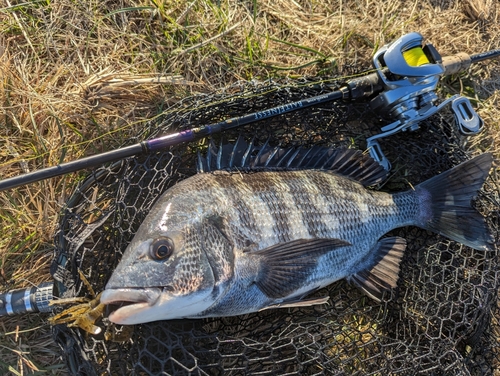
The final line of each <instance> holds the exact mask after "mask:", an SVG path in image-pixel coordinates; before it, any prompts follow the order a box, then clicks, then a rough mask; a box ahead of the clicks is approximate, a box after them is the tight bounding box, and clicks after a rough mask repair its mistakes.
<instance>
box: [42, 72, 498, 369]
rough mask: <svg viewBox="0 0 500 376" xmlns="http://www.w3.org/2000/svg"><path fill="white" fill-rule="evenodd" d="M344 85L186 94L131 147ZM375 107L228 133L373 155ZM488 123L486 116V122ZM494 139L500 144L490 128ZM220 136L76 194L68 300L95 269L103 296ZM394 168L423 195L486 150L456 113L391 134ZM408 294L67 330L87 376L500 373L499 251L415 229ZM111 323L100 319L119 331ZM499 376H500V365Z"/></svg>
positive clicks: (58, 333) (310, 112)
mask: <svg viewBox="0 0 500 376" xmlns="http://www.w3.org/2000/svg"><path fill="white" fill-rule="evenodd" d="M339 86H340V83H339V82H336V81H335V80H330V81H324V80H323V81H319V80H303V81H287V82H260V83H255V82H251V83H247V82H245V83H241V84H236V85H232V86H231V87H229V88H227V89H226V90H224V91H222V92H220V93H217V94H211V95H202V96H195V97H191V98H187V99H184V100H182V101H180V102H178V103H177V104H175V105H173V106H171V107H169V108H168V109H167V110H166V111H165V112H164V113H162V114H161V116H159V117H157V118H156V119H155V120H154V121H151V122H150V123H149V124H148V126H147V127H146V128H145V129H144V131H143V132H142V133H141V134H138V135H137V137H136V138H134V139H131V140H130V144H132V143H136V142H139V141H142V140H144V139H147V138H154V137H157V136H159V135H163V134H169V133H172V132H176V131H179V130H183V129H189V128H193V127H196V126H199V125H203V124H210V123H215V122H217V121H221V120H224V119H227V118H229V117H235V116H238V115H243V114H248V113H251V112H255V111H260V110H263V109H266V108H269V107H273V106H278V105H284V104H286V103H288V102H292V101H296V100H300V99H301V98H305V97H310V96H315V95H321V94H324V93H327V92H330V91H331V90H332V89H334V88H336V87H339ZM385 124H386V122H383V121H382V120H380V119H379V117H378V116H377V114H375V113H373V112H372V111H371V110H370V109H369V106H368V104H367V102H362V103H349V104H346V103H341V102H335V103H328V104H323V105H321V106H319V107H313V108H308V109H303V110H300V111H296V112H293V113H289V114H285V115H282V116H279V117H276V118H272V119H267V120H264V121H260V122H256V123H254V124H251V125H248V126H246V127H244V128H242V129H237V130H233V131H231V132H228V133H225V134H223V135H216V136H214V138H215V141H216V142H218V141H219V140H220V137H223V139H224V141H227V142H231V141H234V140H236V138H237V137H238V136H239V135H243V136H244V137H245V138H246V139H248V140H250V139H255V140H256V143H259V142H262V143H263V142H264V141H265V140H267V139H269V140H270V143H271V144H275V145H277V144H281V145H283V146H287V145H304V146H311V145H334V146H348V147H352V148H358V149H362V150H364V149H365V148H366V138H367V137H369V136H371V135H374V134H377V133H379V132H380V127H381V126H382V125H385ZM487 127H488V124H486V128H487ZM480 137H482V138H483V141H482V142H483V144H484V145H488V143H489V142H490V140H489V139H488V136H484V135H483V136H480ZM206 145H207V141H206V140H205V141H202V142H197V143H191V144H185V145H178V146H176V147H172V148H171V149H169V150H165V151H164V152H162V153H157V154H154V155H149V156H139V157H136V158H129V159H126V160H123V161H120V162H117V163H115V164H112V165H107V166H104V167H101V168H97V169H95V170H93V171H91V172H90V173H89V174H88V176H87V178H86V179H85V180H84V181H83V183H82V184H81V185H80V187H79V188H78V189H77V190H76V191H75V192H74V194H73V195H72V197H71V199H70V200H69V201H68V202H67V208H66V209H65V212H64V214H63V215H62V216H61V220H60V229H59V231H58V233H57V235H56V237H55V243H56V257H55V259H54V263H53V265H52V269H51V270H52V274H53V277H54V279H55V281H56V285H57V288H58V291H59V295H60V296H61V297H74V296H88V295H89V292H88V291H87V288H86V287H85V284H83V283H82V281H81V280H80V276H79V274H78V270H80V271H82V272H83V274H84V275H85V276H86V278H87V279H88V281H89V282H90V284H91V285H92V287H93V288H94V289H95V290H96V291H102V290H103V289H104V286H105V284H106V281H107V280H108V278H109V277H110V275H111V273H112V271H113V270H114V268H115V267H116V265H117V263H118V262H119V260H120V257H121V255H122V252H123V251H124V250H125V248H126V246H127V244H128V242H129V241H130V240H131V239H132V237H133V235H134V233H135V231H136V230H137V229H138V227H139V225H140V224H141V222H142V221H143V220H144V218H145V216H146V215H147V213H148V211H149V209H150V208H151V206H152V205H153V203H154V202H155V199H157V198H158V197H159V196H160V194H161V193H162V192H164V191H165V190H166V189H168V188H169V187H171V186H172V185H174V184H175V183H177V182H179V181H180V180H182V179H185V178H186V177H188V176H191V175H193V174H194V173H195V172H196V171H195V162H196V153H197V151H198V150H201V151H203V150H204V149H205V148H206ZM381 145H382V148H383V150H384V152H385V154H386V155H387V157H388V159H389V160H390V161H391V164H392V167H393V168H392V174H391V176H390V178H389V180H388V181H387V183H386V184H385V185H384V186H383V187H382V188H381V189H382V190H385V191H398V190H404V189H409V188H410V187H411V186H415V185H416V184H418V183H419V182H422V181H424V180H426V179H428V178H430V177H432V176H434V175H436V174H437V173H439V172H442V171H444V170H446V169H449V168H451V167H453V166H454V165H456V164H458V163H460V162H462V161H464V160H466V159H468V158H470V157H471V156H472V155H475V154H479V153H480V152H481V151H480V150H479V146H478V145H480V144H477V143H476V144H475V146H474V147H471V146H469V145H470V139H469V138H464V137H462V136H461V135H460V134H459V132H458V130H457V127H456V125H455V123H454V120H453V117H452V115H451V114H450V113H449V112H448V110H444V111H442V113H440V114H438V115H435V116H433V117H431V118H430V119H429V120H427V121H425V122H424V123H422V124H421V129H420V130H419V131H417V132H406V133H400V134H397V135H394V136H391V137H389V138H386V139H383V140H382V141H381ZM499 203H500V177H499V176H498V173H497V174H492V176H490V178H489V179H488V181H487V183H486V184H485V186H484V189H483V191H482V192H481V193H480V195H479V197H478V199H477V201H476V202H475V205H476V207H477V209H478V210H479V211H480V212H481V213H482V214H483V215H484V216H485V217H486V218H487V221H488V224H489V226H490V228H491V229H492V231H493V234H494V236H495V239H496V240H497V243H498V239H499V210H500V209H499V207H500V206H499ZM392 235H398V236H402V237H404V238H406V239H407V242H408V248H407V251H406V253H405V256H404V259H403V261H402V266H401V273H400V276H401V278H400V281H399V287H398V289H397V290H396V291H395V292H394V293H393V294H392V296H388V297H387V299H386V300H384V301H383V302H382V303H376V302H374V301H372V300H371V299H369V298H367V297H365V296H363V295H362V294H361V293H360V292H358V290H357V289H356V288H355V287H354V286H350V285H349V284H348V283H346V282H345V281H340V282H337V283H334V284H332V285H331V286H330V287H328V288H327V289H325V290H322V291H319V292H318V296H324V295H325V292H326V293H327V294H329V296H330V303H329V304H328V305H323V306H315V307H310V308H300V309H298V308H295V309H276V310H267V311H263V312H259V313H255V314H249V315H245V316H238V317H229V318H216V319H200V320H174V321H164V322H155V323H150V324H143V325H137V326H135V327H134V329H133V332H132V333H131V335H130V337H129V339H127V340H126V341H124V342H121V343H116V342H110V341H105V340H104V337H103V335H102V334H100V335H97V336H92V335H89V334H86V333H84V332H83V331H81V330H80V329H77V328H69V327H67V326H66V325H57V326H55V327H54V338H55V340H56V341H57V343H58V344H59V345H60V347H61V349H62V351H63V353H64V358H65V359H66V363H67V366H68V369H69V371H70V373H72V374H75V375H117V374H118V375H120V374H123V375H129V374H136V375H159V374H161V375H243V374H247V375H277V374H280V375H346V374H354V375H370V374H372V375H389V374H391V375H413V374H435V375H441V374H448V375H491V374H493V373H494V372H495V371H494V370H496V369H498V368H499V362H500V350H499V349H500V346H499V345H500V332H499V329H498V328H499V326H498V318H499V317H500V312H499V310H498V299H497V290H498V285H499V284H500V278H499V275H498V274H499V272H498V270H499V257H498V256H499V255H498V250H497V251H496V252H487V253H485V252H481V251H475V250H472V249H470V248H467V247H465V246H462V245H460V244H457V243H455V242H452V241H449V240H447V239H445V238H443V237H441V236H438V235H435V234H433V233H430V232H427V231H424V230H421V229H417V228H414V227H407V228H403V229H399V230H397V231H394V232H393V233H392ZM106 324H107V321H106V319H104V320H103V321H102V322H99V323H98V325H100V326H101V327H103V328H105V326H106ZM497 372H498V371H497Z"/></svg>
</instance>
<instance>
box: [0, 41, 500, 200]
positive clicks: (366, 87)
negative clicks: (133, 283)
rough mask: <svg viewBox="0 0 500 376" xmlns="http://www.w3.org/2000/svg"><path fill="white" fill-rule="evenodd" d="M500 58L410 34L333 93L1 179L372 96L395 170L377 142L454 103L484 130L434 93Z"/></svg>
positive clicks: (35, 175)
mask: <svg viewBox="0 0 500 376" xmlns="http://www.w3.org/2000/svg"><path fill="white" fill-rule="evenodd" d="M498 56H500V49H497V50H492V51H489V52H483V53H479V54H475V55H470V56H469V55H467V54H465V53H459V54H457V55H454V56H449V57H444V58H441V56H440V54H439V53H438V52H437V50H436V49H435V48H434V46H433V45H432V44H430V43H423V36H422V35H421V34H419V33H415V32H414V33H409V34H406V35H404V36H402V37H401V38H399V39H397V40H396V41H395V42H393V43H391V44H388V45H385V46H383V47H382V48H381V49H380V50H378V51H377V53H376V54H375V55H374V57H373V65H374V67H375V68H376V71H375V72H374V73H371V74H368V75H365V76H361V77H357V78H354V79H352V80H351V81H349V82H347V83H346V84H345V86H343V87H341V88H340V89H338V90H335V91H333V92H331V93H327V94H323V95H319V96H315V97H311V98H305V99H301V100H299V101H296V102H291V103H286V104H283V105H280V106H277V107H273V108H269V109H265V110H262V111H257V112H253V113H251V114H247V115H243V116H239V117H234V118H231V119H228V120H224V121H221V122H218V123H214V124H208V125H203V126H200V127H197V128H193V129H189V130H184V131H181V132H178V133H174V134H170V135H166V136H161V137H158V138H154V139H151V140H146V141H142V142H139V143H137V144H134V145H131V146H126V147H123V148H119V149H116V150H112V151H108V152H105V153H101V154H97V155H93V156H89V157H85V158H81V159H78V160H75V161H70V162H66V163H62V164H59V165H56V166H52V167H47V168H44V169H40V170H37V171H33V172H30V173H26V174H23V175H19V176H14V177H11V178H7V179H4V180H0V191H3V190H7V189H11V188H15V187H19V186H22V185H26V184H29V183H33V182H36V181H40V180H43V179H48V178H52V177H55V176H60V175H64V174H67V173H70V172H75V171H79V170H82V169H86V168H91V167H96V166H99V165H102V164H105V163H108V162H115V161H118V160H121V159H124V158H128V157H132V156H135V155H140V154H149V153H153V152H157V151H160V150H163V149H165V148H168V147H170V146H173V145H177V144H180V143H184V142H190V141H194V140H197V139H200V138H203V137H206V136H208V135H211V134H214V133H220V132H224V131H226V130H229V129H232V128H236V127H240V126H243V125H247V124H250V123H254V122H256V121H259V120H264V119H268V118H272V117H275V116H278V115H282V114H286V113H288V112H292V111H297V110H300V109H304V108H307V107H311V106H316V105H319V104H322V103H327V102H331V101H336V100H347V101H352V100H359V99H363V98H372V99H371V102H370V105H371V107H372V108H373V109H374V110H376V111H378V112H379V113H380V114H381V115H382V116H384V117H385V118H386V119H388V120H391V121H393V122H392V123H390V124H389V125H387V126H384V127H382V133H380V134H378V135H375V136H373V137H370V138H368V139H367V145H368V149H369V152H370V154H371V155H372V157H373V158H375V159H376V160H377V161H378V162H379V163H381V164H382V165H383V166H384V167H385V168H386V169H390V163H389V161H388V160H387V158H386V157H385V155H384V153H383V152H382V149H381V147H380V145H379V143H378V140H379V139H380V138H383V137H387V136H390V135H392V134H394V133H397V132H401V131H406V130H412V131H413V130H416V129H418V123H419V122H421V121H422V120H424V119H426V118H428V117H429V116H431V115H433V114H434V113H436V112H437V111H439V110H440V109H442V108H443V107H444V106H446V105H447V104H449V103H451V109H452V111H453V113H454V115H455V118H456V120H457V124H458V126H459V129H460V131H461V132H462V133H463V134H466V135H472V134H476V133H479V132H480V131H481V129H482V126H483V122H482V120H481V118H480V117H479V116H478V115H477V113H476V112H475V110H474V108H473V107H472V105H471V103H470V101H469V100H468V99H467V98H464V97H461V96H459V95H455V96H453V97H451V98H449V99H447V100H445V101H444V102H442V103H440V104H437V101H438V97H437V95H436V93H435V90H436V86H437V83H438V81H439V78H440V77H441V76H444V75H451V74H455V73H459V72H462V71H465V70H466V69H467V68H468V67H469V66H470V65H471V64H474V63H477V62H480V61H483V60H487V59H492V58H496V57H498Z"/></svg>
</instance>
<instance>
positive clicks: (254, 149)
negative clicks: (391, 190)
mask: <svg viewBox="0 0 500 376" xmlns="http://www.w3.org/2000/svg"><path fill="white" fill-rule="evenodd" d="M197 165H198V172H210V171H216V170H228V169H229V170H230V169H247V170H263V169H273V170H279V169H283V170H298V169H301V170H304V169H317V170H325V171H330V172H333V173H336V174H339V175H342V176H345V177H349V178H351V179H353V180H356V181H358V182H359V183H361V184H363V185H364V186H370V185H374V184H377V183H380V182H381V181H383V180H384V179H385V178H386V176H387V173H388V172H387V170H385V169H384V168H383V167H382V165H380V164H379V163H377V162H376V161H375V160H374V159H373V158H371V157H370V156H369V155H368V154H364V153H363V152H361V151H359V150H355V149H347V148H333V147H327V146H320V145H315V146H313V147H310V148H305V147H301V146H297V147H287V148H282V147H280V146H270V145H269V142H268V141H266V142H265V143H264V145H262V146H257V145H256V144H255V140H251V141H250V143H248V142H246V141H245V140H244V138H243V137H241V136H240V137H238V139H237V141H236V142H235V143H233V144H223V143H222V141H221V143H220V144H219V146H217V145H216V144H215V143H214V141H213V140H212V139H211V140H210V142H209V146H208V148H207V151H206V153H204V155H201V153H198V164H197Z"/></svg>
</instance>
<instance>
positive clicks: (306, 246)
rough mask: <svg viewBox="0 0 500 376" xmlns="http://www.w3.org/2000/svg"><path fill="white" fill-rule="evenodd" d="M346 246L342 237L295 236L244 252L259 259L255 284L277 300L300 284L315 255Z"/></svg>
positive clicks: (312, 265) (298, 287) (314, 261)
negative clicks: (290, 239) (312, 237)
mask: <svg viewBox="0 0 500 376" xmlns="http://www.w3.org/2000/svg"><path fill="white" fill-rule="evenodd" d="M348 245H351V243H349V242H347V241H345V240H341V239H328V238H326V239H323V238H320V239H298V240H292V241H289V242H285V243H278V244H276V245H273V246H271V247H268V248H265V249H261V250H258V251H254V252H248V253H247V254H248V255H249V257H256V258H257V259H258V262H259V268H258V273H257V276H256V278H255V280H254V282H255V284H256V285H257V286H258V287H259V289H260V290H261V291H262V292H263V293H264V294H265V295H266V296H267V297H269V298H273V299H280V298H285V297H286V296H288V295H290V294H292V293H293V292H295V291H297V290H298V289H300V288H301V287H303V284H304V282H305V281H306V280H307V278H308V276H309V275H310V273H311V271H312V270H313V269H314V267H315V266H316V265H317V259H318V257H320V256H321V255H323V254H325V253H327V252H330V251H332V250H334V249H335V248H339V247H345V246H348Z"/></svg>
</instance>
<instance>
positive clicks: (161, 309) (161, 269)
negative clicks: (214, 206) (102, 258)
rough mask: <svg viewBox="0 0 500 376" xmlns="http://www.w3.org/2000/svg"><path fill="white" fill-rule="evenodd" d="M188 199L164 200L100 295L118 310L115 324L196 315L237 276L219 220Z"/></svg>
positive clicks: (146, 222)
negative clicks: (228, 281)
mask: <svg viewBox="0 0 500 376" xmlns="http://www.w3.org/2000/svg"><path fill="white" fill-rule="evenodd" d="M167 196H168V195H167ZM185 199H186V198H185V197H184V199H183V200H178V198H175V197H173V198H172V200H169V199H168V197H164V198H163V199H162V200H161V202H160V203H158V204H157V205H156V206H154V207H153V210H152V211H151V212H150V213H149V214H148V216H147V217H146V219H145V220H144V222H143V223H142V224H141V226H140V228H139V230H138V231H137V233H136V235H135V237H134V238H133V240H132V241H131V243H130V244H129V245H128V247H127V249H126V250H125V252H124V254H123V257H122V260H121V261H120V263H119V264H118V266H117V268H116V269H115V271H114V272H113V274H112V276H111V278H110V279H109V281H108V283H107V285H106V288H105V290H104V292H103V294H102V296H101V302H102V303H104V304H108V305H111V307H113V306H116V305H118V306H119V308H118V309H116V310H114V311H112V312H111V313H110V315H109V319H110V321H112V322H114V323H116V324H123V325H132V324H139V323H144V322H151V321H157V320H169V319H178V318H186V317H196V316H197V315H199V314H200V313H201V312H203V311H204V310H206V309H207V308H209V307H210V306H211V305H212V304H213V303H214V301H215V300H216V299H217V296H218V295H219V294H221V293H222V290H221V286H222V284H223V282H224V281H227V280H228V278H229V277H230V274H231V273H232V262H231V256H230V255H231V254H232V245H231V243H230V242H229V240H228V239H227V237H226V236H225V235H224V234H223V233H222V232H221V231H220V225H221V223H222V221H221V220H220V217H214V215H213V214H211V213H210V212H207V210H205V209H206V208H204V207H203V206H202V205H200V204H197V203H196V202H195V201H194V200H190V201H186V200H185ZM179 201H180V202H179Z"/></svg>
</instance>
